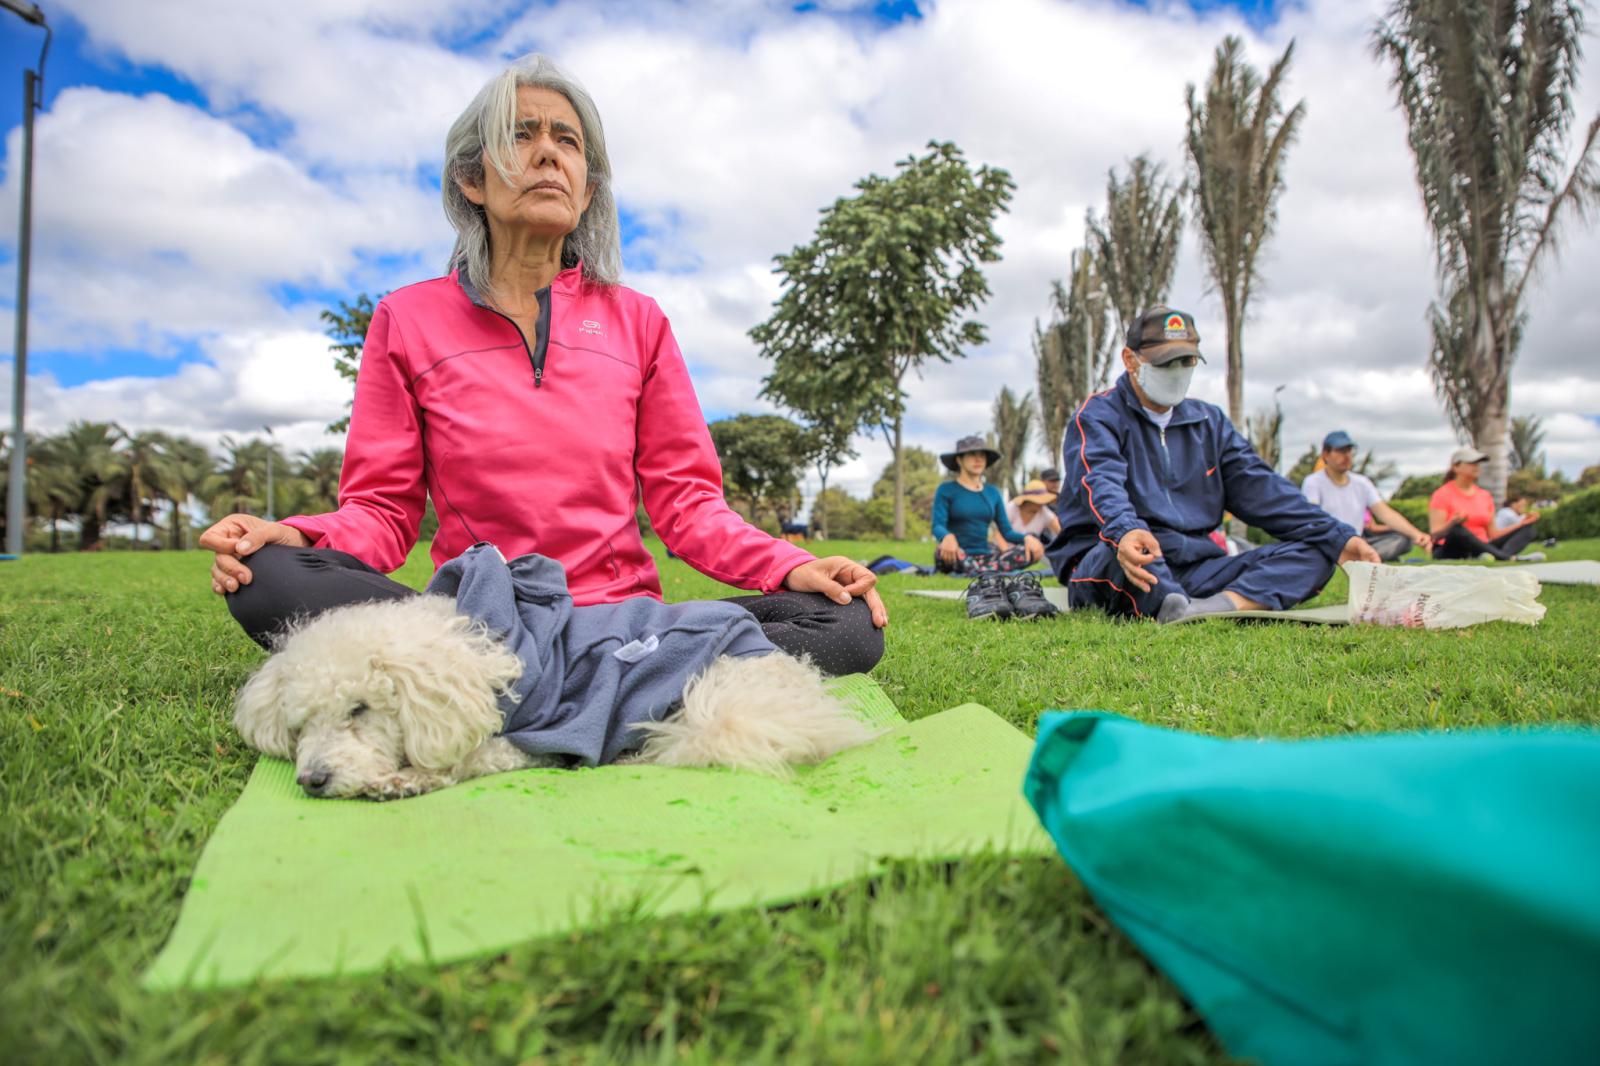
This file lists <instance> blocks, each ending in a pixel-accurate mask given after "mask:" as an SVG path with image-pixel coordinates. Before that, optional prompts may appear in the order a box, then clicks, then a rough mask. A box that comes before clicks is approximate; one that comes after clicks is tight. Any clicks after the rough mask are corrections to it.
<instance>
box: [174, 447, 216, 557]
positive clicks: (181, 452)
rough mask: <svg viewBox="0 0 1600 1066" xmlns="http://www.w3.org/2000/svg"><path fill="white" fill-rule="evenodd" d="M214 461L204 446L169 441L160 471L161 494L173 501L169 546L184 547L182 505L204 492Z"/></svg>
mask: <svg viewBox="0 0 1600 1066" xmlns="http://www.w3.org/2000/svg"><path fill="white" fill-rule="evenodd" d="M215 464H216V460H215V459H213V458H212V457H211V453H210V452H209V451H207V450H206V446H205V445H204V444H201V443H200V442H199V441H197V440H192V439H190V438H189V437H172V438H169V439H168V441H167V445H166V462H165V463H163V464H162V466H161V470H160V479H161V480H160V484H161V491H162V493H163V494H164V495H165V496H166V498H167V499H169V500H171V501H172V514H171V516H170V517H171V521H172V530H171V538H172V547H173V549H174V550H175V551H183V550H184V549H185V548H186V547H187V546H188V543H187V539H186V538H185V537H184V529H185V528H186V525H185V522H184V518H183V515H184V511H183V509H184V505H185V504H187V503H188V502H189V498H190V497H191V496H194V495H196V494H198V493H200V492H202V491H203V490H204V487H205V484H206V482H207V481H208V480H210V478H211V476H212V473H213V468H214V466H215Z"/></svg>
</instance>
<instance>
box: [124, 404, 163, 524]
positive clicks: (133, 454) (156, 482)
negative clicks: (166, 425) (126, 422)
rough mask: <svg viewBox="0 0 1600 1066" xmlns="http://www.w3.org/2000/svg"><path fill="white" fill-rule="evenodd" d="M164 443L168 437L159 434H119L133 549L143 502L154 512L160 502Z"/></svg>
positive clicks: (142, 511) (143, 511)
mask: <svg viewBox="0 0 1600 1066" xmlns="http://www.w3.org/2000/svg"><path fill="white" fill-rule="evenodd" d="M167 441H168V438H167V435H166V434H165V433H162V432H160V431H151V430H142V431H140V432H138V433H129V432H127V431H126V430H123V431H122V444H123V448H122V461H123V465H124V466H125V467H126V469H127V477H128V500H129V506H130V510H131V511H132V517H133V544H134V547H136V548H137V547H138V546H139V535H140V527H141V526H142V525H143V524H144V516H145V501H146V500H149V502H150V509H151V510H154V509H155V505H156V504H157V503H158V502H160V500H161V498H162V491H161V484H162V467H163V466H164V465H165V463H166V458H167V457H166V446H167ZM153 536H154V533H153V532H152V537H153Z"/></svg>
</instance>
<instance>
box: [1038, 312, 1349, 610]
mask: <svg viewBox="0 0 1600 1066" xmlns="http://www.w3.org/2000/svg"><path fill="white" fill-rule="evenodd" d="M1199 342H1200V335H1199V333H1198V332H1196V330H1195V328H1194V319H1193V318H1192V317H1191V316H1189V315H1187V314H1184V313H1183V312H1181V311H1174V310H1172V309H1170V308H1166V307H1157V308H1154V309H1152V310H1150V311H1147V312H1145V314H1144V315H1143V316H1141V317H1140V318H1139V320H1138V321H1137V322H1135V323H1134V325H1133V328H1132V329H1131V330H1130V331H1129V335H1128V343H1127V347H1125V348H1124V349H1123V350H1122V363H1123V367H1124V368H1125V369H1126V371H1127V372H1126V373H1124V374H1123V375H1122V376H1121V377H1119V378H1118V379H1117V381H1116V384H1115V385H1113V386H1112V387H1111V388H1110V389H1108V390H1106V391H1105V392H1102V393H1099V394H1097V395H1095V396H1091V397H1090V398H1089V399H1088V401H1087V402H1085V403H1084V404H1083V405H1082V406H1081V407H1079V408H1078V410H1077V411H1076V412H1075V413H1074V415H1073V417H1072V418H1071V419H1069V420H1068V422H1067V432H1066V437H1065V440H1064V441H1063V444H1062V475H1063V480H1062V484H1061V495H1060V496H1059V498H1058V499H1057V502H1056V513H1057V514H1058V515H1059V516H1060V518H1061V532H1060V534H1059V535H1057V537H1056V538H1055V540H1054V541H1052V542H1051V544H1050V548H1049V550H1048V552H1047V557H1048V558H1049V560H1050V564H1051V566H1052V567H1054V569H1055V573H1056V577H1057V578H1058V579H1059V580H1060V581H1061V583H1062V584H1064V585H1066V586H1067V588H1068V589H1069V590H1070V591H1069V593H1068V599H1069V601H1070V603H1071V605H1072V606H1073V607H1074V608H1078V607H1090V606H1093V607H1099V608H1101V609H1102V610H1104V611H1106V612H1107V613H1108V614H1112V615H1130V616H1133V617H1136V618H1154V619H1156V620H1157V621H1161V622H1171V621H1176V620H1178V619H1180V618H1186V617H1189V616H1192V615H1196V614H1208V613H1213V612H1216V611H1228V610H1259V609H1262V608H1267V609H1270V610H1282V609H1284V608H1287V607H1292V606H1294V605H1295V604H1297V603H1299V602H1301V601H1302V600H1306V599H1309V598H1310V597H1312V596H1314V595H1316V594H1317V592H1319V591H1320V590H1321V589H1322V586H1323V585H1324V584H1326V583H1327V580H1328V578H1329V577H1331V576H1332V575H1333V570H1334V567H1335V565H1337V564H1338V563H1342V562H1345V561H1346V560H1349V559H1363V560H1366V561H1368V562H1374V563H1376V562H1378V561H1379V560H1378V556H1377V553H1376V552H1374V551H1373V550H1372V548H1371V546H1369V545H1368V544H1367V542H1366V541H1364V540H1362V539H1361V538H1360V537H1359V536H1358V535H1357V533H1356V531H1355V530H1354V529H1351V528H1350V527H1349V526H1347V525H1345V524H1344V523H1343V522H1340V521H1338V520H1337V519H1335V518H1333V517H1332V516H1331V515H1329V514H1328V513H1327V512H1326V511H1323V510H1322V509H1320V508H1318V507H1315V506H1313V505H1312V504H1310V503H1308V502H1307V501H1306V498H1305V497H1304V496H1302V495H1301V494H1300V491H1299V490H1298V489H1296V488H1295V486H1294V485H1293V484H1292V483H1291V482H1290V481H1288V480H1287V479H1286V478H1284V477H1282V476H1281V475H1279V474H1278V473H1277V472H1276V471H1274V470H1272V469H1271V468H1270V467H1268V466H1267V464H1266V463H1264V462H1262V460H1261V457H1260V456H1258V455H1257V454H1256V453H1255V451H1254V449H1252V448H1251V447H1250V444H1249V442H1247V441H1246V440H1245V439H1244V438H1243V437H1242V436H1240V435H1239V431H1238V430H1236V429H1234V427H1233V424H1232V423H1231V422H1229V421H1228V417H1227V416H1226V415H1225V414H1223V413H1222V410H1221V409H1220V408H1218V407H1216V406H1214V405H1212V404H1209V403H1203V402H1201V401H1199V400H1190V399H1186V398H1185V397H1186V395H1187V393H1188V389H1189V381H1190V379H1191V378H1192V377H1193V375H1194V368H1195V365H1196V364H1197V363H1200V362H1204V359H1203V358H1202V357H1201V355H1200V348H1199ZM1224 510H1227V511H1231V512H1233V514H1235V515H1237V516H1238V517H1239V518H1242V519H1244V520H1245V521H1246V522H1248V523H1250V524H1251V525H1253V526H1257V527H1259V528H1261V529H1264V530H1266V531H1267V532H1268V533H1270V534H1272V535H1273V536H1274V537H1276V538H1278V543H1276V544H1269V545H1267V546H1265V547H1261V548H1257V549H1255V550H1254V551H1248V552H1244V553H1243V554H1240V555H1235V556H1229V555H1228V554H1227V553H1226V552H1224V551H1223V549H1222V548H1221V547H1219V546H1218V545H1217V544H1216V542H1215V541H1213V540H1212V539H1211V537H1210V533H1211V531H1212V530H1214V529H1216V528H1217V526H1218V525H1219V524H1220V523H1221V521H1222V513H1223V511H1224Z"/></svg>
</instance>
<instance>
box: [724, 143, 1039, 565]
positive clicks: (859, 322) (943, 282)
mask: <svg viewBox="0 0 1600 1066" xmlns="http://www.w3.org/2000/svg"><path fill="white" fill-rule="evenodd" d="M928 148H929V151H928V153H927V154H926V155H922V156H913V157H911V158H908V159H904V160H902V161H901V162H900V163H899V164H898V172H897V173H896V174H895V175H894V176H893V177H890V178H885V177H880V176H879V175H876V174H872V175H868V176H867V177H865V178H862V179H861V180H860V181H858V182H857V183H856V186H855V188H856V189H857V193H856V195H855V196H852V197H844V198H841V199H839V200H836V201H835V202H834V203H833V205H832V206H831V207H828V208H825V209H824V210H823V212H822V219H821V221H819V222H818V223H817V232H816V235H815V237H814V238H813V239H812V241H811V242H810V243H808V244H803V245H798V246H796V247H795V248H794V249H793V250H792V251H791V252H789V254H787V255H781V256H778V257H776V262H777V264H778V265H777V268H776V273H778V274H780V275H781V276H782V277H783V279H784V282H783V285H784V289H783V294H782V295H781V296H780V297H779V299H778V301H777V304H776V305H775V307H774V311H773V314H772V316H771V317H770V318H768V319H767V321H766V322H763V323H762V324H761V325H759V326H756V327H755V328H754V329H752V330H751V331H750V336H751V337H752V338H753V339H754V340H755V341H756V343H757V344H759V345H760V346H761V354H762V355H764V356H766V357H767V358H770V359H775V360H776V359H778V358H780V357H783V356H790V357H795V358H801V359H807V358H809V359H815V360H818V361H820V362H821V363H823V364H824V365H826V366H828V367H830V368H831V372H833V373H835V374H837V375H839V379H840V387H841V388H847V389H849V390H851V391H852V392H854V393H855V394H856V395H858V396H859V397H861V406H860V414H861V418H862V424H863V425H876V426H877V427H878V428H879V429H880V430H881V431H882V432H883V434H884V437H885V439H886V440H887V441H888V442H889V447H890V448H891V450H892V451H893V453H894V456H895V470H896V476H895V500H894V514H895V519H894V535H895V537H896V538H903V537H904V536H905V464H904V462H903V457H902V445H903V443H904V433H903V429H904V421H905V400H906V393H905V380H906V375H907V374H909V373H910V372H911V371H913V370H920V369H921V367H922V366H923V365H924V364H926V363H927V362H928V361H929V360H938V361H940V362H948V361H950V360H952V359H956V358H959V357H960V356H962V355H964V354H965V352H964V351H963V349H964V348H967V347H971V346H974V345H979V344H982V343H984V340H985V337H986V335H985V331H984V328H983V326H982V325H981V324H979V323H978V322H977V321H975V320H973V319H965V316H966V315H967V314H969V313H971V312H973V311H975V310H976V309H977V307H978V306H979V305H980V304H981V303H982V302H983V301H984V300H986V299H987V298H988V296H989V285H988V282H987V281H986V280H985V279H984V276H983V271H982V269H981V266H982V264H984V263H993V262H995V261H997V260H998V259H999V258H1000V251H999V249H1000V238H999V236H998V235H997V234H996V233H995V230H994V222H995V219H996V218H997V217H998V216H999V214H1000V213H1001V212H1002V211H1005V210H1006V209H1007V205H1008V204H1009V203H1010V202H1011V194H1012V191H1013V190H1014V189H1015V188H1016V184H1015V182H1013V181H1012V180H1011V175H1010V174H1009V173H1007V172H1006V171H1004V170H1000V169H998V168H993V167H988V166H982V167H979V168H977V170H973V169H972V168H971V167H970V166H968V164H967V161H966V158H965V157H964V156H963V155H962V154H961V149H959V148H957V147H956V146H955V145H953V144H948V143H944V144H941V143H937V142H932V143H930V144H929V145H928ZM963 319H965V320H963Z"/></svg>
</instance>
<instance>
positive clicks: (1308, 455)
mask: <svg viewBox="0 0 1600 1066" xmlns="http://www.w3.org/2000/svg"><path fill="white" fill-rule="evenodd" d="M1321 458H1322V445H1320V444H1317V443H1315V442H1313V443H1312V444H1311V445H1310V446H1308V447H1307V448H1306V450H1305V451H1303V452H1301V453H1300V458H1298V459H1296V460H1295V461H1294V465H1293V466H1291V467H1289V472H1288V473H1287V474H1285V475H1284V477H1286V478H1288V479H1289V480H1290V481H1292V482H1294V483H1295V484H1296V485H1304V484H1305V483H1306V478H1308V477H1310V476H1311V475H1312V474H1313V473H1314V472H1315V471H1316V469H1317V460H1319V459H1321Z"/></svg>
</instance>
